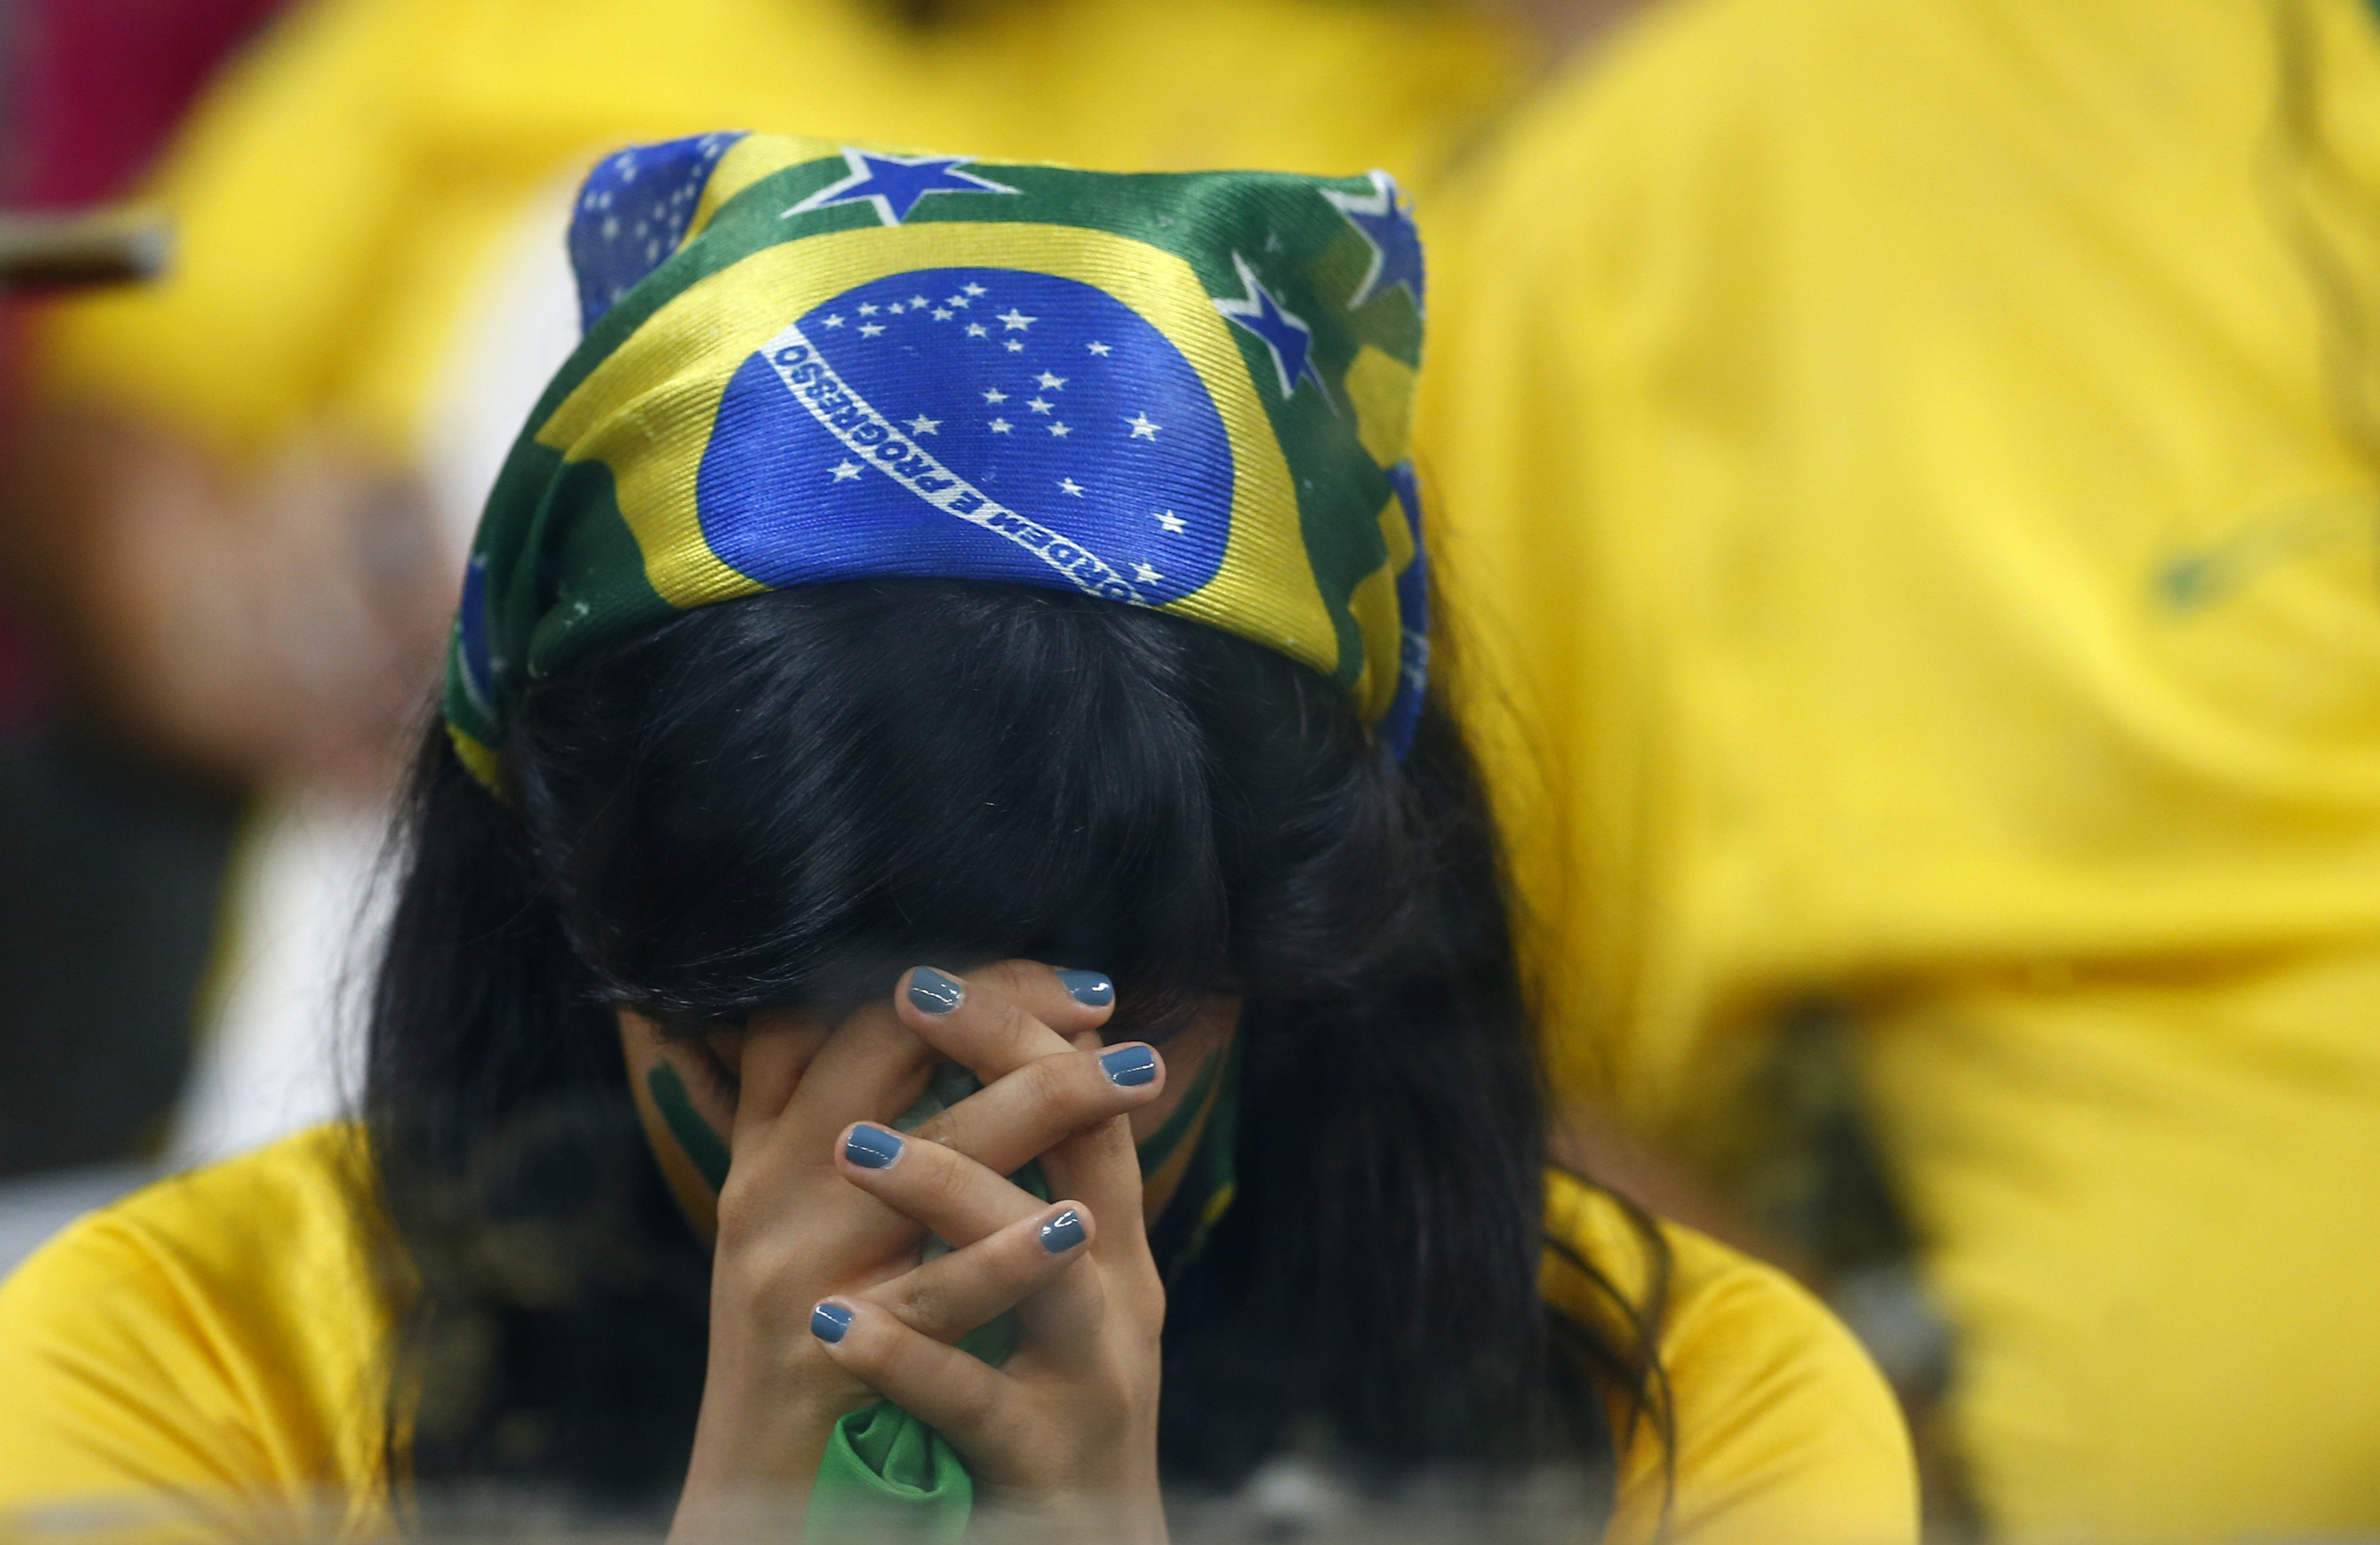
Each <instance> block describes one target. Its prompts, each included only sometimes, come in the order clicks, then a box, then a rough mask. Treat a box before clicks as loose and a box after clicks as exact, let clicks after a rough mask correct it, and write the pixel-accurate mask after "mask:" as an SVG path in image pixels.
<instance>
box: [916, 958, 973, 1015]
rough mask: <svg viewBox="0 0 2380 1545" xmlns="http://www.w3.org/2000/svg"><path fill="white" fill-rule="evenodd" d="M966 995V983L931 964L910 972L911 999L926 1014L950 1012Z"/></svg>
mask: <svg viewBox="0 0 2380 1545" xmlns="http://www.w3.org/2000/svg"><path fill="white" fill-rule="evenodd" d="M965 996H966V983H965V982H963V981H961V980H959V979H958V978H956V977H953V976H946V975H944V974H943V973H942V972H941V971H937V970H935V969H934V968H933V967H931V966H920V967H917V969H916V970H914V971H912V972H910V973H909V1001H910V1002H911V1003H913V1004H917V1008H918V1010H919V1012H921V1013H925V1014H948V1013H950V1011H951V1010H953V1009H954V1008H956V1007H958V1006H959V1003H960V1001H961V1000H962V999H964V998H965Z"/></svg>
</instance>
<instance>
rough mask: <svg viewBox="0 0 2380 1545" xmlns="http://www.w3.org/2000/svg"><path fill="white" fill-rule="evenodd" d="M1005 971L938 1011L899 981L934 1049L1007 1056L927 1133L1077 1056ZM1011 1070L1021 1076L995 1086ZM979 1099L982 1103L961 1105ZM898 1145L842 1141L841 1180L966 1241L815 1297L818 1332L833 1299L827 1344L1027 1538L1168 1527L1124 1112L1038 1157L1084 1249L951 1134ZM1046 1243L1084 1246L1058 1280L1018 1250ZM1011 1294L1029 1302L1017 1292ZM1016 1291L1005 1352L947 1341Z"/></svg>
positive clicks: (1155, 1360)
mask: <svg viewBox="0 0 2380 1545" xmlns="http://www.w3.org/2000/svg"><path fill="white" fill-rule="evenodd" d="M1017 968H1022V969H1027V970H1031V969H1039V968H1038V967H1017ZM1008 969H1010V967H991V968H990V969H989V970H985V971H979V972H977V973H974V974H973V975H971V976H969V977H968V978H967V979H965V996H964V998H963V999H962V1000H961V1002H960V1003H959V1004H958V1005H957V1006H956V1007H954V1008H953V1009H951V1010H950V1011H948V1012H947V1013H944V1014H928V1013H925V1012H923V1011H922V1010H920V1009H918V1008H917V1006H916V1005H915V1004H914V1003H913V1002H912V1001H910V999H909V995H908V994H906V993H903V994H901V995H900V1004H901V1006H900V1012H901V1017H902V1019H903V1022H904V1023H905V1024H907V1025H908V1026H909V1027H910V1028H912V1029H914V1030H916V1031H917V1034H918V1035H919V1036H921V1037H923V1038H924V1039H925V1040H928V1041H929V1042H933V1043H935V1044H936V1045H937V1046H938V1047H941V1046H944V1045H951V1046H955V1045H958V1044H962V1043H963V1042H964V1043H971V1044H976V1045H980V1044H981V1043H982V1042H983V1040H985V1039H986V1038H987V1037H991V1038H996V1039H1000V1040H1006V1041H1009V1042H1010V1043H1011V1050H1012V1051H1013V1052H1014V1056H1013V1059H1011V1060H1010V1061H1009V1065H1010V1066H1011V1067H1012V1068H1013V1069H1014V1071H1013V1072H1010V1073H1008V1074H1007V1075H1006V1076H1005V1077H1002V1078H1000V1079H999V1080H998V1081H996V1082H994V1083H992V1084H990V1085H989V1086H988V1087H986V1088H985V1089H982V1090H981V1091H980V1092H978V1093H977V1094H975V1095H972V1096H970V1097H969V1098H968V1099H966V1100H965V1101H960V1102H959V1103H958V1104H956V1105H953V1107H951V1109H950V1110H949V1111H947V1112H945V1113H943V1114H942V1115H941V1117H938V1118H936V1120H935V1122H934V1123H932V1124H930V1125H929V1127H928V1128H927V1130H928V1131H937V1130H939V1132H940V1133H941V1135H945V1136H948V1135H950V1134H951V1133H953V1132H954V1131H957V1130H963V1129H964V1128H965V1126H966V1125H967V1124H968V1123H969V1122H970V1120H971V1119H988V1118H990V1117H992V1116H993V1115H994V1113H997V1112H998V1111H1000V1110H1001V1109H1002V1107H1003V1106H1005V1105H1006V1104H1008V1103H1011V1102H1014V1101H1016V1100H1018V1099H1020V1098H1026V1099H1029V1098H1031V1097H1032V1089H1031V1087H1030V1086H1031V1082H1032V1080H1033V1079H1034V1078H1035V1077H1036V1072H1035V1069H1036V1066H1037V1064H1040V1060H1041V1059H1043V1058H1046V1057H1055V1056H1059V1055H1061V1054H1063V1053H1069V1052H1075V1051H1077V1050H1078V1047H1077V1046H1076V1045H1075V1043H1072V1042H1069V1041H1068V1040H1065V1039H1064V1038H1062V1037H1061V1036H1060V1035H1059V1034H1058V1033H1057V1032H1056V1031H1054V1030H1052V1029H1050V1028H1048V1027H1047V1026H1045V1025H1043V1024H1042V1023H1041V1022H1040V1021H1039V1020H1038V1019H1036V1018H1034V1017H1033V1016H1032V1015H1030V1014H1029V1013H1027V1012H1026V1011H1025V1009H1023V1008H1022V1007H1021V1006H1019V1004H1017V1002H1016V1001H1015V999H1014V997H1012V996H1010V995H1009V994H1008V993H1006V992H1004V991H1002V986H1003V985H1004V983H1003V981H1002V974H1003V972H1004V971H1006V970H1008ZM954 1031H955V1032H963V1034H954V1033H953V1032H954ZM1097 1044H1098V1038H1097V1036H1096V1035H1089V1036H1087V1037H1085V1038H1083V1040H1082V1045H1083V1046H1084V1047H1090V1046H1096V1045H1097ZM1108 1056H1109V1057H1111V1058H1115V1059H1118V1064H1117V1065H1114V1066H1111V1067H1109V1068H1108V1069H1107V1072H1108V1074H1109V1077H1111V1078H1112V1079H1114V1080H1115V1081H1116V1082H1119V1083H1142V1082H1148V1081H1151V1080H1153V1079H1155V1078H1159V1077H1162V1076H1163V1069H1162V1065H1161V1064H1160V1063H1159V1061H1158V1059H1157V1057H1156V1056H1155V1054H1154V1053H1153V1052H1150V1051H1149V1049H1148V1048H1147V1047H1146V1046H1141V1045H1128V1046H1121V1047H1118V1048H1116V1049H1115V1050H1114V1051H1113V1052H1110V1053H1108ZM1125 1063H1129V1064H1131V1065H1129V1066H1126V1065H1123V1064H1125ZM1052 1065H1054V1064H1052ZM1020 1081H1021V1082H1023V1083H1024V1084H1025V1085H1026V1088H1024V1089H1007V1088H1003V1086H1006V1085H1010V1084H1012V1083H1013V1082H1020ZM977 1101H981V1102H982V1105H981V1107H980V1108H979V1111H978V1112H970V1111H969V1110H968V1107H969V1106H970V1105H976V1104H977ZM868 1131H869V1132H870V1133H877V1134H882V1129H881V1128H874V1127H870V1128H868ZM891 1136H892V1135H891V1134H882V1136H881V1137H877V1138H876V1139H875V1141H876V1145H877V1146H878V1147H881V1145H882V1137H891ZM894 1141H895V1142H896V1143H897V1151H898V1156H897V1158H895V1159H894V1160H893V1161H892V1162H890V1163H888V1164H884V1165H882V1166H881V1167H869V1166H864V1165H862V1164H858V1163H855V1162H852V1159H851V1157H850V1155H851V1153H852V1152H853V1150H852V1148H851V1146H850V1144H849V1143H848V1142H847V1141H846V1142H845V1143H844V1144H841V1145H838V1154H837V1162H838V1163H839V1165H840V1166H841V1168H842V1170H843V1173H844V1178H845V1179H847V1180H849V1181H850V1182H851V1183H852V1184H853V1185H854V1186H858V1187H860V1188H861V1189H863V1190H865V1191H867V1192H868V1194H869V1195H871V1196H873V1197H875V1198H878V1199H879V1200H880V1201H882V1202H884V1203H885V1204H886V1205H888V1206H890V1207H892V1208H893V1209H895V1210H898V1211H900V1212H903V1213H905V1214H906V1215H907V1216H909V1217H910V1218H912V1219H914V1220H916V1221H917V1223H921V1224H923V1225H924V1226H925V1227H927V1228H929V1229H930V1230H932V1231H933V1232H934V1233H936V1234H939V1235H941V1236H942V1237H943V1238H945V1239H947V1240H949V1241H950V1242H951V1243H952V1244H953V1246H956V1247H958V1248H956V1249H954V1250H953V1251H952V1253H951V1254H949V1255H947V1256H944V1257H942V1258H941V1259H937V1260H932V1261H929V1262H927V1263H926V1264H924V1265H923V1266H920V1267H918V1268H917V1269H916V1270H915V1271H911V1272H909V1273H907V1274H906V1275H905V1276H903V1277H900V1278H896V1279H895V1280H893V1281H892V1282H888V1283H883V1284H882V1285H881V1286H880V1287H877V1288H874V1289H871V1290H869V1291H868V1292H867V1293H866V1294H864V1295H851V1296H837V1297H834V1298H831V1299H828V1300H827V1301H826V1304H825V1305H824V1306H822V1308H825V1309H827V1310H828V1311H829V1312H827V1313H826V1314H825V1315H824V1316H823V1317H822V1323H823V1326H824V1328H825V1329H827V1330H828V1331H830V1332H831V1331H832V1329H833V1327H834V1322H835V1320H836V1318H837V1316H836V1315H835V1314H834V1313H833V1312H832V1311H835V1310H840V1311H841V1313H842V1315H844V1316H847V1317H848V1318H847V1320H846V1321H845V1322H844V1329H843V1330H842V1333H841V1335H840V1336H839V1338H838V1339H836V1340H834V1341H833V1342H832V1343H830V1344H827V1347H826V1351H827V1354H828V1356H832V1358H833V1359H834V1360H835V1362H837V1363H838V1364H840V1365H841V1366H842V1367H844V1369H847V1370H848V1371H850V1372H851V1373H852V1374H853V1375H855V1376H856V1377H857V1378H858V1379H860V1380H862V1381H865V1382H866V1383H867V1384H868V1385H869V1386H870V1387H871V1388H873V1389H875V1390H876V1391H877V1392H878V1393H880V1394H882V1395H883V1396H884V1397H885V1398H886V1399H887V1400H890V1401H892V1403H893V1404H894V1405H899V1406H900V1407H902V1408H903V1409H904V1410H906V1411H908V1412H910V1413H911V1414H912V1415H914V1416H916V1417H918V1418H919V1419H921V1420H923V1421H925V1422H927V1423H928V1424H929V1425H930V1426H932V1427H933V1428H934V1429H936V1430H937V1431H939V1432H941V1435H942V1436H943V1437H944V1438H945V1439H947V1440H948V1441H949V1442H950V1443H951V1444H952V1446H953V1447H954V1448H956V1449H957V1450H958V1451H959V1453H960V1454H962V1455H964V1456H965V1459H966V1462H967V1465H968V1467H969V1468H970V1469H971V1470H972V1471H973V1473H974V1476H975V1478H976V1481H977V1486H978V1488H979V1490H980V1492H981V1494H983V1495H984V1496H985V1498H986V1500H987V1501H988V1502H990V1503H992V1504H993V1506H994V1507H995V1508H997V1509H998V1510H999V1511H1001V1512H1002V1513H1004V1514H1009V1515H1017V1514H1024V1515H1029V1517H1030V1521H1031V1528H1032V1534H1033V1537H1034V1538H1036V1539H1086V1540H1093V1539H1095V1540H1100V1541H1117V1542H1120V1545H1147V1542H1152V1541H1162V1540H1163V1539H1165V1538H1166V1534H1165V1515H1164V1509H1163V1507H1162V1505H1161V1503H1160V1500H1159V1495H1158V1485H1157V1404H1158V1393H1159V1387H1160V1337H1161V1334H1162V1332H1163V1330H1164V1326H1165V1289H1164V1286H1163V1284H1162V1283H1161V1282H1160V1280H1159V1277H1158V1273H1157V1266H1156V1263H1155V1261H1154V1260H1153V1259H1151V1258H1150V1255H1149V1249H1148V1235H1147V1228H1146V1227H1145V1224H1144V1221H1143V1218H1142V1212H1141V1175H1140V1162H1139V1159H1138V1156H1137V1155H1136V1153H1135V1150H1134V1148H1133V1141H1132V1129H1131V1126H1130V1125H1129V1120H1128V1118H1127V1117H1124V1116H1117V1117H1115V1118H1113V1119H1111V1120H1110V1121H1107V1122H1103V1123H1101V1124H1100V1125H1097V1126H1093V1127H1090V1128H1088V1129H1087V1130H1085V1131H1083V1132H1081V1133H1080V1134H1078V1135H1076V1136H1075V1137H1071V1138H1068V1139H1067V1140H1066V1141H1064V1142H1062V1143H1061V1144H1060V1145H1059V1146H1058V1147H1056V1148H1054V1149H1052V1150H1050V1151H1049V1152H1048V1153H1046V1154H1044V1155H1043V1156H1042V1159H1041V1166H1042V1171H1043V1174H1045V1175H1046V1176H1047V1177H1048V1179H1049V1182H1050V1195H1051V1196H1053V1197H1060V1198H1073V1200H1074V1201H1075V1204H1076V1206H1077V1207H1078V1208H1079V1209H1080V1210H1081V1211H1082V1212H1084V1213H1087V1214H1088V1215H1089V1217H1090V1219H1091V1220H1092V1221H1093V1223H1092V1225H1091V1226H1090V1227H1088V1228H1087V1229H1085V1228H1083V1226H1082V1225H1081V1224H1079V1223H1078V1224H1076V1225H1075V1230H1076V1231H1079V1232H1080V1233H1087V1235H1088V1240H1087V1244H1082V1243H1078V1242H1076V1241H1077V1234H1076V1233H1075V1232H1070V1231H1069V1229H1068V1228H1067V1226H1066V1224H1065V1222H1064V1216H1063V1214H1062V1213H1057V1212H1053V1210H1052V1209H1051V1208H1050V1207H1049V1206H1048V1205H1047V1204H1044V1203H1041V1202H1039V1201H1037V1200H1035V1199H1034V1198H1031V1197H1030V1196H1028V1195H1026V1193H1024V1192H1023V1191H1021V1190H1020V1189H1019V1188H1018V1187H1017V1186H1014V1184H1013V1183H1012V1182H1010V1181H1009V1180H1007V1179H1006V1178H1005V1177H1003V1176H1002V1175H1000V1174H995V1173H993V1172H992V1171H991V1170H989V1169H987V1168H985V1167H984V1166H983V1165H981V1164H979V1163H977V1162H975V1161H974V1160H972V1159H969V1158H967V1157H966V1156H965V1154H963V1153H961V1152H959V1151H957V1149H956V1148H953V1147H945V1146H943V1145H942V1144H941V1143H938V1142H933V1141H926V1140H920V1138H919V1137H910V1138H909V1139H907V1140H906V1141H901V1140H899V1139H897V1138H895V1139H894ZM961 1146H965V1145H964V1144H962V1145H961ZM1027 1213H1029V1214H1031V1218H1030V1220H1029V1225H1030V1226H1029V1227H1028V1226H1024V1225H1026V1223H1028V1220H1027V1219H1026V1214H1027ZM1045 1223H1047V1224H1049V1225H1050V1226H1044V1224H1045ZM1027 1241H1030V1243H1029V1244H1028V1243H1027ZM1045 1254H1046V1255H1048V1256H1052V1257H1054V1256H1060V1255H1067V1254H1073V1255H1075V1256H1076V1257H1077V1259H1073V1260H1072V1261H1070V1262H1068V1263H1066V1264H1065V1265H1063V1266H1062V1267H1061V1268H1060V1269H1059V1270H1058V1271H1057V1272H1056V1275H1055V1277H1054V1278H1051V1277H1050V1275H1049V1272H1048V1271H1047V1269H1046V1268H1042V1269H1037V1267H1036V1266H1035V1264H1034V1262H1033V1261H1032V1259H1031V1258H1032V1257H1034V1256H1039V1255H1045ZM1020 1295H1029V1296H1023V1297H1022V1301H1021V1302H1017V1299H1018V1296H1020ZM1012 1302H1015V1303H1016V1308H1017V1310H1018V1313H1019V1317H1020V1318H1021V1319H1022V1320H1023V1321H1024V1327H1025V1335H1024V1339H1023V1341H1022V1342H1021V1343H1020V1344H1019V1345H1018V1347H1017V1349H1016V1351H1015V1353H1014V1355H1013V1356H1011V1357H1010V1358H1009V1359H1008V1361H1007V1362H1006V1363H1005V1364H1004V1365H1003V1366H1002V1367H1000V1368H997V1369H995V1368H992V1367H990V1366H989V1365H987V1364H985V1363H983V1362H982V1361H980V1360H978V1359H977V1358H976V1357H974V1356H971V1355H969V1354H967V1353H965V1352H962V1351H960V1350H959V1349H958V1348H957V1347H955V1346H953V1345H951V1344H949V1342H951V1341H955V1340H956V1339H957V1338H958V1336H959V1335H961V1334H963V1333H965V1331H967V1330H969V1329H971V1328H972V1327H973V1325H974V1324H976V1323H980V1322H981V1321H982V1320H989V1319H990V1318H992V1316H993V1315H994V1314H996V1313H998V1312H1000V1311H1001V1310H1003V1309H1005V1308H1007V1307H1008V1306H1009V1304H1010V1303H1012ZM962 1306H964V1307H962ZM954 1310H955V1311H957V1312H953V1311H954ZM814 1323H818V1322H814ZM920 1326H925V1327H929V1328H930V1329H931V1331H932V1332H934V1333H932V1334H929V1333H927V1331H926V1330H923V1329H919V1328H918V1327H920Z"/></svg>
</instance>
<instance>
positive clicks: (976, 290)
mask: <svg viewBox="0 0 2380 1545" xmlns="http://www.w3.org/2000/svg"><path fill="white" fill-rule="evenodd" d="M966 292H967V293H968V294H969V295H981V294H982V293H983V286H981V285H969V286H966Z"/></svg>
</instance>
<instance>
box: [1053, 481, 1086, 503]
mask: <svg viewBox="0 0 2380 1545" xmlns="http://www.w3.org/2000/svg"><path fill="white" fill-rule="evenodd" d="M1058 492H1059V493H1067V494H1072V495H1073V496H1074V497H1075V498H1077V499H1079V498H1081V497H1082V496H1083V485H1082V484H1081V483H1078V482H1076V481H1075V480H1074V479H1072V478H1060V479H1059V480H1058Z"/></svg>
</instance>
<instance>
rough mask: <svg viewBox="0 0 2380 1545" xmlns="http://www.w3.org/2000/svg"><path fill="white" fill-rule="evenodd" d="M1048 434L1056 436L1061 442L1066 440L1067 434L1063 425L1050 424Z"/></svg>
mask: <svg viewBox="0 0 2380 1545" xmlns="http://www.w3.org/2000/svg"><path fill="white" fill-rule="evenodd" d="M1050 433H1051V434H1053V435H1056V436H1057V437H1058V438H1059V439H1061V440H1063V439H1064V438H1066V434H1067V430H1066V426H1065V425H1063V424H1051V425H1050Z"/></svg>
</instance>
